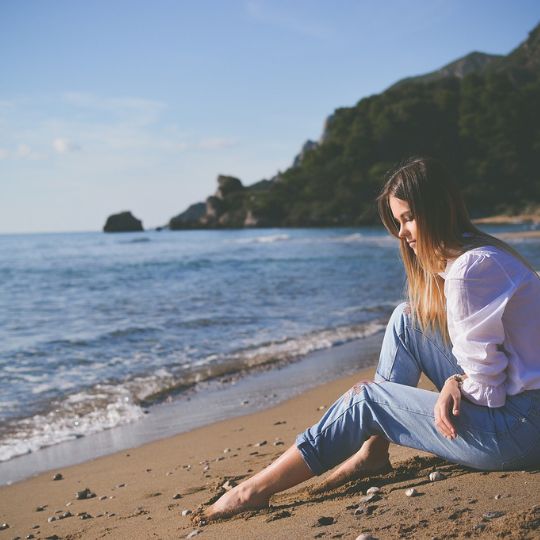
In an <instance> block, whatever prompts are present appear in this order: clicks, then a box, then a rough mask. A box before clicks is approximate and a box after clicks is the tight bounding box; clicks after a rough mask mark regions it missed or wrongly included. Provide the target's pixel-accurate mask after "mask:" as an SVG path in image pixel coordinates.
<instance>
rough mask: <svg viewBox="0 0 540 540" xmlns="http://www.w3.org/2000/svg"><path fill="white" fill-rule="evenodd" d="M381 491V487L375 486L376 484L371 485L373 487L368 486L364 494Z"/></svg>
mask: <svg viewBox="0 0 540 540" xmlns="http://www.w3.org/2000/svg"><path fill="white" fill-rule="evenodd" d="M380 491H381V488H380V487H376V486H373V487H370V488H369V489H368V490H367V491H366V495H372V494H374V493H379V492H380Z"/></svg>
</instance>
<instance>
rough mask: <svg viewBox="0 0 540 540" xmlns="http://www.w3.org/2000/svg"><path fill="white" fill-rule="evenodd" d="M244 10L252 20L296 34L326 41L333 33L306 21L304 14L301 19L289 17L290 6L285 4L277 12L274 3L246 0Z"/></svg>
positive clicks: (320, 25)
mask: <svg viewBox="0 0 540 540" xmlns="http://www.w3.org/2000/svg"><path fill="white" fill-rule="evenodd" d="M245 8H246V11H247V13H248V15H249V16H250V17H251V18H252V19H254V20H256V21H258V22H261V23H265V24H269V25H272V26H277V27H279V28H282V29H284V30H288V31H291V32H294V33H297V34H302V35H305V36H309V37H314V38H318V39H326V38H328V37H329V36H330V35H331V34H332V33H333V31H332V29H331V28H330V27H328V26H325V25H322V24H320V23H317V22H313V21H308V20H307V19H306V17H305V15H304V14H302V17H293V16H291V14H290V4H286V6H285V9H283V10H281V11H278V10H277V9H276V4H275V3H272V4H270V3H269V2H266V1H264V0H248V1H247V2H246V3H245Z"/></svg>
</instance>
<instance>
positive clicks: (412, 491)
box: [405, 488, 418, 497]
mask: <svg viewBox="0 0 540 540" xmlns="http://www.w3.org/2000/svg"><path fill="white" fill-rule="evenodd" d="M405 495H407V497H416V496H417V495H418V491H416V489H414V488H409V489H407V490H406V491H405Z"/></svg>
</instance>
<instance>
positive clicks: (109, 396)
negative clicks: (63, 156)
mask: <svg viewBox="0 0 540 540" xmlns="http://www.w3.org/2000/svg"><path fill="white" fill-rule="evenodd" d="M515 247H516V248H517V249H518V250H519V251H520V252H521V253H523V254H524V255H525V256H527V257H529V258H530V260H531V261H532V262H533V263H535V264H536V265H537V266H538V267H540V242H539V241H538V240H530V241H520V242H519V243H517V244H515ZM0 254H1V257H0V297H1V299H2V305H3V307H4V309H2V310H0V328H1V332H2V335H1V337H2V339H1V340H0V369H1V370H2V379H3V380H2V390H1V392H0V461H3V460H7V459H10V458H12V457H14V456H16V455H20V454H24V453H27V452H29V451H35V450H37V449H39V448H41V447H44V446H49V445H52V444H55V443H58V442H61V441H64V440H69V439H73V438H77V437H81V436H84V435H87V434H89V433H94V432H98V431H102V430H104V429H107V428H111V427H114V426H117V425H121V424H124V423H126V422H132V421H136V420H137V419H139V418H141V417H142V416H143V415H144V410H145V407H147V405H148V403H151V402H154V401H156V400H157V399H163V398H164V397H166V396H168V395H174V394H175V393H176V392H178V391H181V390H182V388H184V387H185V386H188V385H192V384H194V383H197V382H198V381H203V380H206V379H208V378H211V377H216V376H220V375H222V374H224V373H228V372H238V371H241V370H245V369H249V368H251V367H253V366H258V365H268V364H272V363H279V362H282V361H288V360H291V359H294V358H296V357H299V356H302V355H305V354H306V353H307V352H310V351H313V350H317V349H323V348H328V347H332V346H335V345H336V344H339V343H343V342H346V341H350V340H353V339H357V338H361V337H363V336H367V335H371V334H373V333H375V332H377V331H380V329H381V328H383V327H384V324H385V321H386V320H387V318H388V315H389V314H390V312H391V310H392V309H393V307H394V306H395V304H396V303H398V302H399V301H400V299H401V298H402V296H403V294H402V290H403V271H402V268H401V263H400V262H399V257H398V251H397V245H396V242H395V241H394V240H393V239H392V238H390V237H389V236H388V235H387V234H386V233H385V232H384V231H383V230H382V229H379V228H361V229H294V230H285V229H279V230H241V231H185V232H169V231H162V232H145V233H133V234H122V235H105V234H103V233H71V234H34V235H5V236H0Z"/></svg>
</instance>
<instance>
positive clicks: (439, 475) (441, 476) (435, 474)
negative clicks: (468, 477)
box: [429, 471, 446, 482]
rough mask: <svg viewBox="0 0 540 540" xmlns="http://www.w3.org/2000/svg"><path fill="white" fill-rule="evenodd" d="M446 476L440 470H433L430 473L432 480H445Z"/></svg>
mask: <svg viewBox="0 0 540 540" xmlns="http://www.w3.org/2000/svg"><path fill="white" fill-rule="evenodd" d="M445 478H446V476H444V474H443V473H442V472H440V471H433V472H431V473H429V480H430V481H431V482H438V481H439V480H444V479H445Z"/></svg>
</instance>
